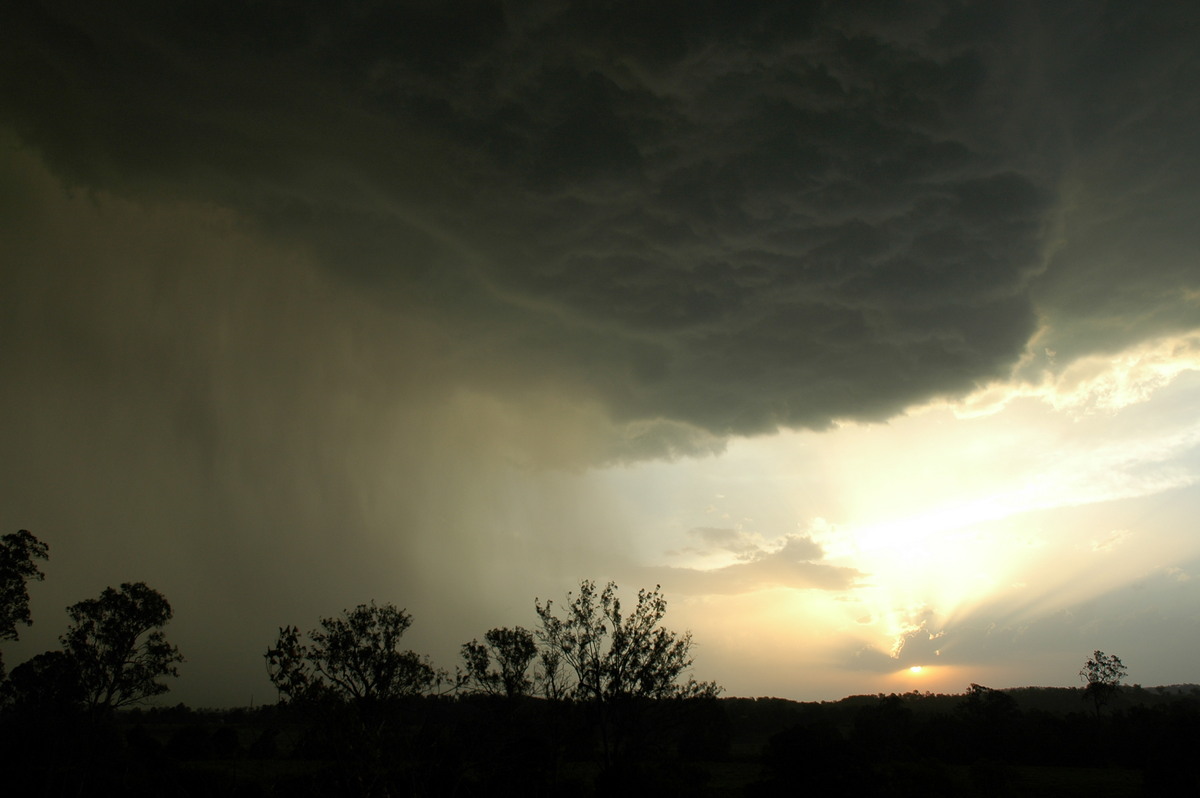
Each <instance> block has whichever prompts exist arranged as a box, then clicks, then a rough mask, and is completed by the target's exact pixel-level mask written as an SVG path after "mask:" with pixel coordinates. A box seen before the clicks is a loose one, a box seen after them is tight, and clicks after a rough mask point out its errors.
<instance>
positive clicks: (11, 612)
mask: <svg viewBox="0 0 1200 798" xmlns="http://www.w3.org/2000/svg"><path fill="white" fill-rule="evenodd" d="M48 555H49V548H48V547H47V546H46V544H45V543H43V542H42V541H40V540H38V539H37V538H36V537H35V536H34V535H32V534H31V533H30V532H29V531H28V530H26V529H22V530H20V531H19V532H13V533H12V534H8V535H4V536H3V537H0V640H16V639H17V637H18V635H17V624H24V625H25V626H29V625H30V624H31V623H33V621H32V618H31V616H30V614H29V588H28V582H29V580H31V579H32V580H35V581H41V579H42V578H43V574H42V572H41V570H39V569H38V567H37V564H36V563H35V562H34V560H45V559H47V557H48ZM3 676H4V660H3V659H0V678H2V677H3Z"/></svg>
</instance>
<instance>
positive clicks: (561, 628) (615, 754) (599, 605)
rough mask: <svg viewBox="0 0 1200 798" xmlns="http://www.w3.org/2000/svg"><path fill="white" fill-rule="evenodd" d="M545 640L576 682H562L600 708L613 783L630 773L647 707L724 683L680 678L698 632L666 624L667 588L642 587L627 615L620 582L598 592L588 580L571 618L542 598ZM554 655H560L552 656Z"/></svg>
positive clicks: (710, 692)
mask: <svg viewBox="0 0 1200 798" xmlns="http://www.w3.org/2000/svg"><path fill="white" fill-rule="evenodd" d="M534 606H535V607H536V609H537V614H538V618H539V619H540V620H541V629H540V630H539V631H538V639H539V640H540V641H541V643H542V645H543V646H544V647H545V648H546V649H547V650H549V651H550V652H552V654H553V655H554V656H556V657H557V662H561V663H565V665H566V667H567V668H568V669H569V674H566V675H567V676H568V677H569V679H573V681H570V680H569V679H568V680H564V681H563V682H562V687H563V692H564V694H565V695H566V696H568V697H570V698H574V699H575V700H577V701H581V702H584V703H586V704H588V705H590V706H591V707H592V708H593V710H594V711H595V717H596V721H597V727H598V729H599V732H600V744H601V755H602V765H603V773H602V774H601V775H602V778H604V779H605V780H607V781H608V782H609V783H608V787H609V788H616V787H618V786H619V784H617V783H614V782H613V780H614V779H615V780H617V781H618V782H619V780H620V779H621V778H623V777H624V775H625V774H624V773H622V772H621V771H622V770H623V768H624V767H625V765H626V764H627V760H628V758H629V751H628V748H629V746H630V745H631V743H633V741H634V738H635V737H638V736H642V738H643V739H645V737H646V735H648V733H649V730H648V729H647V724H646V723H645V722H644V718H645V716H644V712H643V710H645V709H647V706H648V705H647V702H649V701H654V700H658V701H665V700H669V699H688V698H714V697H716V696H717V695H718V694H719V693H720V690H721V688H720V687H718V686H717V685H716V684H715V683H713V682H703V683H702V682H697V681H696V680H695V679H692V678H689V679H687V681H682V682H681V681H680V680H681V678H682V676H683V674H684V673H685V672H686V671H687V670H688V669H689V668H690V667H691V665H692V659H691V656H690V652H691V647H692V637H691V634H690V633H684V634H683V635H679V634H677V633H675V632H672V631H669V630H667V629H665V628H663V627H662V626H660V625H659V624H660V622H661V621H662V618H663V616H664V615H665V614H666V611H667V601H666V599H665V598H663V595H662V592H661V588H660V587H658V586H656V587H655V588H654V590H645V589H642V590H639V591H638V598H637V604H636V606H635V607H634V608H633V610H632V612H630V613H629V614H628V615H625V614H624V613H623V612H622V609H621V601H620V599H618V598H617V586H616V584H615V583H613V582H609V583H608V584H607V585H605V587H604V589H603V590H601V591H599V592H597V590H596V583H595V582H592V581H590V580H584V581H583V582H581V583H580V586H579V593H578V595H575V596H572V595H571V594H568V596H567V605H566V608H565V612H564V614H563V617H561V618H560V617H558V616H557V615H555V614H554V608H553V602H551V601H547V602H546V603H545V604H542V603H541V601H540V600H538V601H535V602H534ZM552 659H553V657H552Z"/></svg>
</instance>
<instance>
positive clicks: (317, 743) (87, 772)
mask: <svg viewBox="0 0 1200 798" xmlns="http://www.w3.org/2000/svg"><path fill="white" fill-rule="evenodd" d="M47 556H48V551H47V549H46V547H45V545H44V544H42V543H41V542H40V541H38V540H37V538H36V537H34V536H33V535H31V534H29V533H28V532H25V531H22V532H19V533H16V534H14V535H5V536H3V537H2V538H0V639H14V638H15V637H16V634H17V629H18V627H19V626H21V625H27V624H29V623H30V622H31V618H30V615H29V607H28V594H27V591H26V585H27V583H28V582H29V581H31V580H35V579H38V578H40V577H41V573H40V571H39V569H38V568H37V563H38V562H39V561H41V560H44V559H46V557H47ZM534 607H535V610H536V614H537V620H538V625H537V627H536V628H535V629H533V630H529V629H525V628H523V627H519V626H518V627H513V628H496V629H490V630H487V631H486V632H485V633H484V634H483V635H482V637H481V638H477V639H475V640H471V641H469V642H467V643H464V644H463V645H462V647H461V652H460V659H461V661H460V662H459V663H457V664H456V665H454V666H453V667H452V668H441V667H438V666H436V665H435V664H434V663H432V662H430V661H429V659H428V658H427V657H424V656H422V655H420V654H418V653H416V652H413V651H410V650H406V649H404V648H403V646H402V640H403V636H404V633H405V632H406V631H407V630H408V628H409V627H410V625H411V624H412V618H411V616H410V615H409V614H408V613H407V612H406V611H405V610H403V609H400V608H397V607H396V606H394V605H392V604H386V603H385V604H376V603H375V602H370V603H367V604H361V605H359V606H357V607H354V608H352V609H347V610H344V611H342V612H340V613H339V614H336V615H332V616H329V617H325V618H320V619H317V623H316V624H315V626H313V627H312V628H311V629H309V630H308V631H301V629H300V627H298V626H294V625H289V626H283V627H281V628H280V629H279V633H278V635H277V637H276V639H275V640H274V642H273V643H272V644H270V645H268V646H266V650H265V652H263V656H264V661H265V664H266V667H267V673H268V676H269V677H270V679H271V681H272V683H273V684H274V685H275V686H276V688H277V689H278V691H279V697H280V700H279V702H278V703H277V704H275V705H271V706H267V707H260V708H258V709H254V710H249V709H239V710H230V711H225V712H196V711H193V710H190V709H188V708H187V707H184V706H182V705H179V706H177V707H173V708H152V709H148V708H144V707H141V706H139V704H141V703H142V702H143V701H144V699H146V698H148V697H151V696H156V695H161V694H162V693H163V692H165V691H166V689H167V682H166V681H164V679H165V678H166V677H169V676H172V675H174V674H175V669H176V667H177V664H178V663H179V662H181V661H182V655H181V653H180V652H179V651H178V649H176V648H175V647H174V646H173V645H171V644H170V643H169V642H168V641H167V639H166V635H165V632H164V629H163V627H164V625H165V624H166V622H167V621H168V620H169V619H170V617H171V609H170V605H169V603H168V602H167V601H166V599H165V597H163V596H162V595H161V594H159V593H157V591H154V590H153V589H151V588H149V587H147V586H146V585H144V584H141V583H134V584H128V583H127V584H123V585H121V586H120V588H117V589H114V588H108V589H106V590H105V591H104V592H103V593H102V594H101V596H100V597H98V598H96V599H89V600H85V601H82V602H79V603H78V604H75V605H72V606H71V607H70V608H68V612H69V615H70V618H71V623H70V625H69V626H68V628H67V630H66V631H65V632H64V634H63V635H62V636H61V638H60V642H61V644H62V647H61V649H59V650H56V651H51V652H46V653H44V654H40V655H38V656H36V657H33V658H32V659H31V660H29V661H27V662H25V663H21V664H20V665H18V666H16V667H14V668H13V669H12V671H11V673H7V674H6V673H4V671H3V665H2V662H0V676H2V677H3V683H2V686H0V750H3V751H4V752H5V755H6V757H7V758H8V760H9V762H11V763H12V765H11V766H10V767H9V768H8V769H7V771H6V780H5V786H6V787H7V788H8V790H9V794H13V795H92V794H104V795H107V794H110V793H115V792H120V793H121V794H124V795H129V796H136V795H172V796H188V795H195V796H202V795H203V796H208V795H252V796H260V795H262V796H271V795H285V794H286V795H289V796H322V795H348V796H441V795H446V796H475V795H485V794H486V795H517V794H520V795H523V796H557V795H570V796H575V797H577V796H586V795H613V794H619V795H625V794H646V793H655V794H658V795H662V796H673V795H688V796H694V795H698V796H702V795H714V796H718V795H737V796H751V797H753V796H763V797H766V796H776V795H794V794H797V793H800V792H804V793H811V794H815V795H822V796H864V795H865V796H871V795H887V796H918V795H919V796H938V795H946V796H951V795H954V796H958V795H968V796H969V795H980V796H1000V795H1014V796H1016V795H1020V796H1025V795H1072V794H1074V795H1098V794H1103V795H1185V794H1197V793H1198V791H1200V781H1198V779H1197V768H1196V767H1195V766H1194V765H1193V764H1192V752H1193V751H1194V750H1196V748H1197V745H1198V744H1200V692H1197V691H1196V690H1187V689H1178V690H1170V691H1166V690H1144V689H1142V688H1140V687H1137V686H1134V687H1128V686H1124V685H1123V684H1122V680H1123V678H1124V675H1125V669H1124V666H1123V664H1122V663H1121V661H1120V659H1119V658H1117V657H1114V656H1110V655H1107V654H1104V653H1103V652H1100V651H1097V652H1094V654H1093V656H1092V657H1091V658H1090V659H1089V660H1088V661H1087V663H1086V664H1085V665H1084V668H1083V669H1082V670H1081V671H1080V675H1081V676H1082V677H1083V678H1084V681H1085V682H1086V687H1084V688H1080V689H1075V690H1070V689H1063V688H1024V689H1019V690H994V689H990V688H987V687H984V686H981V685H971V686H970V688H969V689H968V691H967V692H966V693H965V694H963V695H932V694H928V693H926V694H918V693H909V694H905V695H878V696H855V697H851V698H847V699H843V700H842V701H838V702H822V703H799V702H793V701H786V700H781V699H741V698H726V699H722V698H719V692H720V688H719V687H718V686H717V685H715V684H713V683H711V682H697V681H696V680H694V679H692V678H691V677H690V676H689V675H688V674H689V671H690V667H691V664H692V660H691V655H690V651H691V645H692V641H691V638H690V636H689V635H687V634H678V633H676V632H673V631H670V630H669V629H667V628H665V627H664V626H663V625H662V621H663V619H664V617H665V613H666V607H667V605H666V601H665V599H664V598H663V596H662V593H661V591H660V590H659V589H658V588H655V589H653V590H641V591H639V593H638V594H637V598H636V601H633V602H630V604H628V605H625V606H623V605H622V602H621V600H620V598H619V596H618V591H617V587H616V585H614V584H612V583H609V584H608V585H605V586H603V587H598V586H597V585H596V584H595V583H593V582H590V581H584V582H582V583H581V584H580V587H579V590H578V591H577V592H574V593H571V594H568V597H567V600H566V602H564V603H563V605H562V606H558V605H556V604H555V603H554V602H552V601H546V602H544V603H543V602H542V601H541V600H535V602H534Z"/></svg>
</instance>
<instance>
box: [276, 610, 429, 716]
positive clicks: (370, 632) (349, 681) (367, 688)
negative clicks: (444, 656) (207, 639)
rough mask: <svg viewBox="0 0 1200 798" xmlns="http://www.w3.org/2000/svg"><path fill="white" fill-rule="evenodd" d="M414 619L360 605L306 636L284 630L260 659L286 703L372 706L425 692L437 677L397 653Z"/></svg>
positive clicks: (417, 660) (420, 661)
mask: <svg viewBox="0 0 1200 798" xmlns="http://www.w3.org/2000/svg"><path fill="white" fill-rule="evenodd" d="M411 625H412V616H410V615H409V614H408V613H407V612H405V611H404V610H402V609H397V608H396V606H395V605H394V604H383V605H377V604H375V602H374V601H372V602H371V603H370V604H359V605H358V606H357V607H355V608H354V609H352V610H343V611H342V614H341V615H340V616H336V617H332V618H322V619H321V621H320V627H319V628H317V629H314V630H312V631H310V632H309V633H308V641H309V642H308V643H307V644H305V643H304V642H303V641H302V640H301V635H300V630H299V629H298V628H297V627H295V626H285V627H282V628H281V629H280V630H279V638H278V639H277V641H276V643H275V645H274V646H273V647H272V648H269V649H267V652H266V654H265V655H264V656H265V657H266V660H267V674H268V676H270V679H271V683H272V684H274V685H275V687H276V689H278V690H279V694H280V695H281V696H282V697H284V698H286V699H303V698H318V697H322V696H327V695H331V696H334V697H337V698H339V699H342V700H349V701H356V702H371V701H379V700H385V699H391V698H400V697H404V696H411V695H420V694H421V693H424V692H426V691H428V690H429V689H430V688H431V687H432V686H433V685H434V683H435V681H436V680H437V677H438V673H437V671H435V670H434V668H433V666H432V665H430V664H429V663H428V662H427V661H426V660H425V658H423V657H421V656H420V655H418V654H416V653H415V652H413V651H401V650H400V649H399V645H400V638H401V637H402V636H403V635H404V632H405V631H406V630H407V629H408V627H409V626H411Z"/></svg>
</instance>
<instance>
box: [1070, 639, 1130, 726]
mask: <svg viewBox="0 0 1200 798" xmlns="http://www.w3.org/2000/svg"><path fill="white" fill-rule="evenodd" d="M1126 672H1127V669H1126V667H1125V664H1124V663H1123V662H1121V658H1120V657H1118V656H1117V655H1115V654H1105V653H1104V652H1103V651H1100V650H1099V649H1097V650H1096V651H1093V652H1092V656H1091V658H1090V659H1089V660H1088V661H1087V662H1085V663H1084V665H1083V667H1082V668H1080V669H1079V678H1081V679H1083V680H1084V681H1085V682H1087V685H1086V687H1084V696H1085V697H1087V698H1090V699H1091V700H1092V703H1093V705H1094V706H1095V707H1096V714H1100V709H1101V708H1102V707H1103V706H1104V705H1105V704H1107V703H1108V702H1109V701H1111V700H1112V698H1113V696H1114V695H1116V694H1117V693H1118V692H1119V691H1120V689H1121V682H1122V680H1123V679H1124V678H1125V674H1126Z"/></svg>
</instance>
